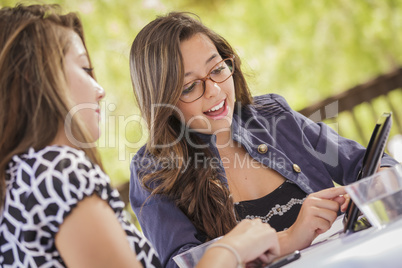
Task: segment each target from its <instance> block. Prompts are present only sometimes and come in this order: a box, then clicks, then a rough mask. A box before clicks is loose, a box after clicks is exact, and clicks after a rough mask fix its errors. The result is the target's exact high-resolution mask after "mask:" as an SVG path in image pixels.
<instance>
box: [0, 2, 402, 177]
mask: <svg viewBox="0 0 402 268" xmlns="http://www.w3.org/2000/svg"><path fill="white" fill-rule="evenodd" d="M17 2H18V1H12V0H0V6H13V5H15V4H16V3H17ZM23 3H38V1H23ZM39 3H58V4H60V5H61V6H62V7H63V8H64V10H65V11H78V12H79V13H80V14H81V18H82V20H83V23H84V27H85V30H86V40H87V45H88V48H89V52H90V55H91V57H92V61H93V63H94V66H95V71H96V74H97V79H98V80H99V82H100V84H101V85H102V86H103V87H104V88H105V90H106V92H107V94H106V98H105V101H104V103H103V104H102V108H103V120H102V122H103V127H102V130H103V135H102V137H101V139H100V140H99V148H100V151H101V154H102V157H103V161H104V164H105V168H106V171H107V172H108V174H109V175H110V177H111V179H112V181H113V182H114V183H121V182H124V181H127V180H128V179H129V164H130V159H131V157H132V155H133V154H134V153H135V152H136V151H137V150H138V149H139V148H140V147H141V146H142V145H143V144H144V143H145V140H146V138H147V136H146V135H147V133H146V131H145V128H144V125H143V124H142V122H141V120H140V116H139V112H138V109H137V107H136V104H135V101H134V97H133V93H132V86H131V81H130V74H129V63H128V56H129V51H130V46H131V43H132V41H133V39H134V37H135V35H136V34H137V33H138V31H139V30H140V29H141V28H142V27H143V26H145V25H146V24H147V23H148V22H149V21H151V20H152V19H154V18H155V17H156V16H157V15H159V14H165V13H167V12H169V11H173V10H181V11H191V12H194V13H196V14H198V15H199V16H200V17H201V19H202V21H203V22H204V23H205V24H206V25H207V26H209V27H211V28H212V29H214V30H215V31H216V32H218V33H219V34H221V35H222V36H224V37H225V38H226V39H227V40H228V41H229V42H230V43H231V44H232V45H233V47H234V48H235V49H236V50H237V51H238V53H239V55H240V56H241V58H242V61H243V65H244V70H245V71H246V72H247V73H248V75H249V82H250V87H251V90H252V93H253V95H257V94H263V93H269V92H273V93H279V94H281V95H283V96H284V97H285V98H286V99H287V100H288V102H289V103H290V104H291V106H292V107H293V108H294V109H296V110H298V109H301V108H303V107H305V106H308V105H310V104H312V103H314V102H316V101H318V100H320V99H322V98H325V97H328V96H330V95H333V94H335V93H337V92H341V91H344V90H346V89H347V88H350V87H352V86H354V85H356V84H359V83H362V82H365V81H367V80H369V79H371V78H373V77H375V76H377V75H379V74H382V73H386V72H389V71H391V70H393V69H394V68H396V67H398V66H401V65H402V46H401V44H402V0H353V1H350V0H317V1H311V0H248V1H244V0H226V1H225V0H221V1H213V0H203V1H199V0H130V1H128V0H54V1H40V2H39ZM397 105H398V104H397ZM398 106H400V105H398ZM345 120H347V118H345ZM343 132H344V133H346V134H348V135H350V136H353V133H349V132H350V130H349V129H345V131H343Z"/></svg>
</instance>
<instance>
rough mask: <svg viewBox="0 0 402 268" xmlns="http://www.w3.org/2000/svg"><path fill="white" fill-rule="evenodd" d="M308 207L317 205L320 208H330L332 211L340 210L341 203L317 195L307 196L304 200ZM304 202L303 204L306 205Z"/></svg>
mask: <svg viewBox="0 0 402 268" xmlns="http://www.w3.org/2000/svg"><path fill="white" fill-rule="evenodd" d="M304 203H306V205H305V206H307V207H316V208H319V209H329V210H332V211H336V212H338V211H339V207H340V204H339V203H338V202H336V201H334V200H328V199H321V198H317V197H307V199H306V200H305V201H304ZM304 203H303V205H304Z"/></svg>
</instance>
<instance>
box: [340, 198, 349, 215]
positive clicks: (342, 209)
mask: <svg viewBox="0 0 402 268" xmlns="http://www.w3.org/2000/svg"><path fill="white" fill-rule="evenodd" d="M343 197H344V198H345V202H344V203H343V204H342V206H341V211H342V212H345V211H346V209H347V208H348V205H349V203H350V196H349V195H348V194H346V195H344V196H343Z"/></svg>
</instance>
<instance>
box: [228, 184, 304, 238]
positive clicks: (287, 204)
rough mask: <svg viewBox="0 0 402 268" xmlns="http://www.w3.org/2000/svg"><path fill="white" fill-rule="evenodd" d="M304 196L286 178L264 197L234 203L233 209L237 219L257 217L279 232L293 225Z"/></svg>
mask: <svg viewBox="0 0 402 268" xmlns="http://www.w3.org/2000/svg"><path fill="white" fill-rule="evenodd" d="M306 197H307V194H306V193H305V192H303V191H302V190H301V189H300V188H299V187H298V186H297V185H296V184H295V183H293V182H291V181H289V180H286V181H285V182H284V183H282V184H281V185H280V186H279V187H278V188H276V189H275V190H274V191H273V192H271V193H269V194H267V195H266V196H264V197H261V198H259V199H255V200H248V201H241V202H238V203H235V209H236V212H237V216H238V218H239V219H241V220H242V219H255V218H259V219H261V220H262V221H263V222H266V223H269V225H271V227H272V228H274V229H275V230H276V231H278V232H279V231H283V230H286V229H288V228H289V227H290V226H292V225H293V223H294V222H295V221H296V219H297V216H298V215H299V212H300V208H301V206H302V204H303V201H304V200H305V199H306Z"/></svg>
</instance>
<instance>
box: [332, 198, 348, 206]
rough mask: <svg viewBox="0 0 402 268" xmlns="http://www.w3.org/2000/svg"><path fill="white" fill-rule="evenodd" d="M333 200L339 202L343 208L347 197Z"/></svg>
mask: <svg viewBox="0 0 402 268" xmlns="http://www.w3.org/2000/svg"><path fill="white" fill-rule="evenodd" d="M332 200H333V201H335V202H337V203H338V204H339V205H340V206H342V205H343V204H344V203H345V201H346V198H345V196H337V197H335V198H334V199H332Z"/></svg>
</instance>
